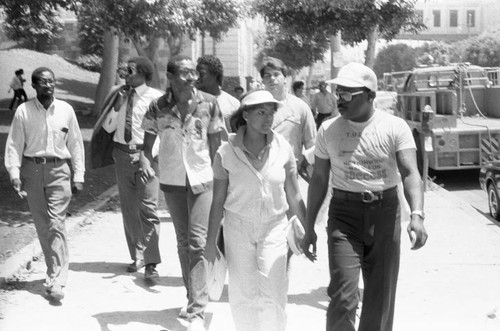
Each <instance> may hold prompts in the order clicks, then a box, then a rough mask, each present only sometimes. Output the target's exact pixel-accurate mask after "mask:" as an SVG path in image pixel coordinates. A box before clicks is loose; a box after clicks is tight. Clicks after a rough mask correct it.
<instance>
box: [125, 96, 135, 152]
mask: <svg viewBox="0 0 500 331" xmlns="http://www.w3.org/2000/svg"><path fill="white" fill-rule="evenodd" d="M134 95H135V90H134V89H130V91H129V92H128V97H127V112H126V113H125V132H124V135H123V138H124V139H125V142H127V143H128V142H129V141H130V140H132V108H133V107H134Z"/></svg>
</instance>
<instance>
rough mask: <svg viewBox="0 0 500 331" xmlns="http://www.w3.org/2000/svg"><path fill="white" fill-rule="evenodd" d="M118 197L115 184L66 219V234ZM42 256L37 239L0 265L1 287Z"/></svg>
mask: <svg viewBox="0 0 500 331" xmlns="http://www.w3.org/2000/svg"><path fill="white" fill-rule="evenodd" d="M117 195H118V187H117V186H116V184H115V185H113V186H111V187H110V188H108V189H107V190H106V191H104V192H103V193H101V194H100V195H99V196H98V197H97V198H96V200H95V201H92V202H89V203H87V204H86V205H85V206H83V207H82V208H81V209H80V210H79V212H81V214H80V215H78V216H74V217H68V218H67V219H66V234H67V235H68V236H69V235H70V234H71V233H72V232H73V231H74V230H75V228H76V227H78V226H80V225H81V224H84V223H85V221H86V220H87V219H89V218H91V217H92V216H94V215H95V213H96V212H97V211H98V210H99V209H101V208H102V207H104V205H105V204H106V203H107V202H108V201H109V200H110V199H111V198H113V197H115V196H117ZM41 254H42V248H41V247H40V242H39V241H38V237H37V238H35V239H34V240H33V241H32V242H31V243H29V244H28V245H26V246H25V247H24V248H22V249H21V250H19V251H18V252H17V253H16V254H14V255H13V256H11V257H10V258H8V259H7V260H6V261H5V263H2V264H0V286H3V285H4V284H5V283H6V282H8V280H9V279H10V278H12V277H13V276H14V275H16V274H18V273H19V272H20V271H21V269H23V268H26V267H27V265H28V264H29V263H30V262H31V261H32V260H33V258H34V257H38V256H41Z"/></svg>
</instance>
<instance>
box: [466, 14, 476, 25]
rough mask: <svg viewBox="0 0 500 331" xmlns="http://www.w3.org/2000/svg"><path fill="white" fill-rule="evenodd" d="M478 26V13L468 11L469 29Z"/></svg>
mask: <svg viewBox="0 0 500 331" xmlns="http://www.w3.org/2000/svg"><path fill="white" fill-rule="evenodd" d="M475 26H476V11H475V10H468V11H467V27H468V28H473V27H475Z"/></svg>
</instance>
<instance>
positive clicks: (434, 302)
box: [0, 189, 500, 331]
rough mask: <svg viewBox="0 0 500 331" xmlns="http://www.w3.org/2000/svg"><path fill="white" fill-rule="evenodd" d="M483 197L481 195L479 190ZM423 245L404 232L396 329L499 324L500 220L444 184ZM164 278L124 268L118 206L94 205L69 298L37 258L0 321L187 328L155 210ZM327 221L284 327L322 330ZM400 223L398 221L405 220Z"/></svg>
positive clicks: (75, 240)
mask: <svg viewBox="0 0 500 331" xmlns="http://www.w3.org/2000/svg"><path fill="white" fill-rule="evenodd" d="M485 199H486V197H485ZM425 205H426V207H425V211H426V214H427V219H426V223H425V224H426V227H427V229H428V232H429V240H428V243H427V245H426V246H425V247H424V248H422V249H421V250H419V251H411V250H410V243H409V240H408V237H407V235H406V232H403V234H402V236H403V238H402V256H401V270H400V277H399V286H398V295H397V303H396V318H395V327H394V330H395V331H412V330H419V331H421V330H426V331H432V330H439V331H443V330H454V331H460V330H463V331H493V330H496V331H498V330H500V227H499V223H494V222H493V221H491V220H489V219H488V218H487V217H485V216H484V215H482V214H480V213H478V212H477V211H476V210H475V209H473V208H472V207H470V206H469V205H468V204H467V202H466V201H460V200H458V199H457V198H456V197H455V196H454V195H452V194H451V193H448V192H447V191H445V190H443V189H436V190H435V191H429V192H427V193H426V202H425ZM161 216H162V224H161V234H160V242H161V243H160V244H161V252H162V259H163V263H161V264H160V265H159V266H158V271H159V273H160V279H159V280H158V281H156V282H155V283H152V284H148V283H146V282H145V281H144V278H143V272H142V271H141V272H137V273H132V274H129V273H126V272H125V267H126V265H127V264H128V263H129V262H130V261H129V257H128V252H127V248H126V243H125V238H124V234H123V228H122V221H121V214H120V213H119V212H117V211H103V212H97V213H95V214H93V215H90V216H89V217H88V218H87V219H85V220H83V221H82V222H81V223H80V225H81V226H76V227H74V228H73V231H72V234H71V235H70V239H69V243H70V257H71V265H70V273H69V283H68V286H67V288H66V291H65V292H66V298H65V299H64V300H63V303H62V305H61V306H53V305H50V304H49V303H48V301H47V300H46V299H45V298H44V287H43V282H44V272H45V266H44V264H43V261H41V259H39V260H38V261H33V262H31V263H30V269H29V270H26V269H25V270H23V271H22V272H20V273H19V274H18V279H19V281H18V282H13V283H10V285H8V286H7V285H4V286H3V287H4V288H7V290H2V291H1V292H0V330H2V331H24V330H26V331H28V330H37V331H42V330H47V331H49V330H50V331H69V330H71V331H73V330H75V331H79V330H81V331H94V330H96V331H123V330H134V331H135V330H141V331H149V330H155V331H160V330H180V331H183V330H186V327H187V322H186V321H184V320H182V319H179V318H177V315H178V313H179V310H180V308H181V307H182V306H183V305H184V304H185V303H186V299H185V290H184V287H183V284H182V279H181V272H180V266H179V262H178V258H177V250H176V240H175V234H174V230H173V225H172V222H171V221H170V219H169V217H168V216H169V215H168V212H167V211H161ZM324 227H325V225H324V224H321V223H320V224H318V226H317V233H318V236H319V238H318V260H317V261H316V262H315V263H314V264H313V263H311V262H309V261H308V260H306V259H305V258H304V257H302V256H301V257H296V256H294V257H293V258H292V262H291V272H290V290H289V297H288V301H289V303H288V306H287V313H288V328H287V330H324V329H325V313H326V307H327V305H328V298H327V296H326V286H327V285H328V280H329V279H328V265H327V250H326V234H325V231H324ZM405 228H406V226H405V224H404V226H403V229H405ZM206 327H207V328H208V330H211V331H213V330H217V331H219V330H222V331H225V330H228V331H230V330H233V327H232V320H231V314H230V310H229V304H228V297H227V286H226V288H225V289H224V293H223V296H222V298H221V300H220V301H219V302H211V303H210V304H209V306H208V309H207V320H206Z"/></svg>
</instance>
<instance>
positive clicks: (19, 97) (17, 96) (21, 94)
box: [9, 88, 28, 110]
mask: <svg viewBox="0 0 500 331" xmlns="http://www.w3.org/2000/svg"><path fill="white" fill-rule="evenodd" d="M26 100H28V96H27V95H26V91H24V89H22V88H20V89H17V90H14V96H13V97H12V101H11V102H10V105H9V109H10V110H14V104H15V103H16V101H17V104H16V107H18V106H19V105H20V104H22V103H23V102H26Z"/></svg>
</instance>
